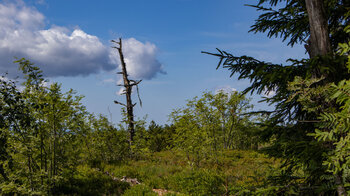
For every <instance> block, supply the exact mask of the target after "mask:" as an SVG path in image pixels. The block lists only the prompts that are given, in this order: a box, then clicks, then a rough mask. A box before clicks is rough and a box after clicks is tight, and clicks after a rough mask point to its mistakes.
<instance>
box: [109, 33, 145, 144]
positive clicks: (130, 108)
mask: <svg viewBox="0 0 350 196" xmlns="http://www.w3.org/2000/svg"><path fill="white" fill-rule="evenodd" d="M112 42H113V43H116V44H117V45H118V46H114V47H113V48H115V49H117V50H118V53H119V57H120V64H121V68H122V71H121V72H118V73H117V74H121V75H123V82H124V84H120V85H118V86H122V87H124V91H123V93H122V94H125V96H126V104H124V103H121V102H118V101H114V103H116V104H119V105H122V106H124V107H125V108H126V114H127V124H128V132H129V135H130V136H129V143H130V145H131V144H132V142H133V141H134V136H135V122H134V107H135V105H136V103H134V104H133V103H132V100H131V93H132V88H133V86H136V87H138V86H137V85H138V84H139V83H140V82H141V81H142V80H138V81H136V80H130V79H129V78H128V73H127V71H126V63H125V60H124V54H123V50H122V39H121V38H119V42H117V41H115V40H112ZM139 100H140V97H139ZM141 104H142V103H141V100H140V105H141Z"/></svg>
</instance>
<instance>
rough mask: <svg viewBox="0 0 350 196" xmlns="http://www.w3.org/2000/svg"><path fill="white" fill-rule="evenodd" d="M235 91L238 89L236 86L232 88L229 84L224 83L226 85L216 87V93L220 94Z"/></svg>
mask: <svg viewBox="0 0 350 196" xmlns="http://www.w3.org/2000/svg"><path fill="white" fill-rule="evenodd" d="M234 91H237V89H235V88H232V87H231V86H229V85H224V86H217V87H216V88H215V94H218V93H219V92H224V93H226V94H230V93H232V92H234Z"/></svg>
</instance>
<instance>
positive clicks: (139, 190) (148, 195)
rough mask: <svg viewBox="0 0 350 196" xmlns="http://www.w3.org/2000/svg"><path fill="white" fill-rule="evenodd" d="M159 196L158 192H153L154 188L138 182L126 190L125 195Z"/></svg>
mask: <svg viewBox="0 0 350 196" xmlns="http://www.w3.org/2000/svg"><path fill="white" fill-rule="evenodd" d="M135 195H140V196H157V195H158V194H157V193H155V192H153V191H152V189H151V188H150V187H148V186H145V185H142V184H138V185H135V186H132V187H131V188H130V189H128V190H127V191H125V193H124V196H135Z"/></svg>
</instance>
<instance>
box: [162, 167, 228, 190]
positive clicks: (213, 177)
mask: <svg viewBox="0 0 350 196" xmlns="http://www.w3.org/2000/svg"><path fill="white" fill-rule="evenodd" d="M169 183H170V184H169V188H170V189H171V190H174V191H178V192H182V193H187V194H195V195H222V194H224V193H225V189H224V186H223V185H224V180H223V179H222V177H220V176H219V175H217V174H215V173H213V172H209V171H207V170H190V171H188V170H187V171H183V172H181V173H177V174H175V175H173V176H172V177H170V179H169Z"/></svg>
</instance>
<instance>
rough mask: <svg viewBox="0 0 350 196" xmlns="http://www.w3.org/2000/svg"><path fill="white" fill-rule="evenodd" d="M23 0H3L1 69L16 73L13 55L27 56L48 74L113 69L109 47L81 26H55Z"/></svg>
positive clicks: (95, 71)
mask: <svg viewBox="0 0 350 196" xmlns="http://www.w3.org/2000/svg"><path fill="white" fill-rule="evenodd" d="M44 20H45V17H44V16H43V15H42V14H41V13H40V12H38V11H37V10H36V9H35V8H33V7H27V6H26V5H25V4H24V2H23V1H16V2H15V3H3V4H1V3H0V26H1V28H0V58H1V62H0V71H2V72H5V71H8V72H9V73H10V74H13V73H15V71H16V70H17V65H15V64H13V60H14V59H13V57H14V56H16V57H19V58H21V57H25V58H28V59H29V60H31V61H32V62H34V63H35V65H37V66H39V67H40V68H41V69H42V70H43V71H44V74H45V75H46V76H77V75H88V74H91V73H97V72H99V71H101V70H112V69H114V68H115V67H116V66H115V65H113V64H111V63H110V59H109V47H106V46H104V45H103V44H102V43H101V42H100V40H99V39H98V38H97V37H96V36H93V35H89V34H87V33H85V32H84V31H82V30H80V29H74V30H72V31H71V30H69V29H67V28H65V27H59V26H52V27H51V28H49V29H44V26H45V23H44Z"/></svg>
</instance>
